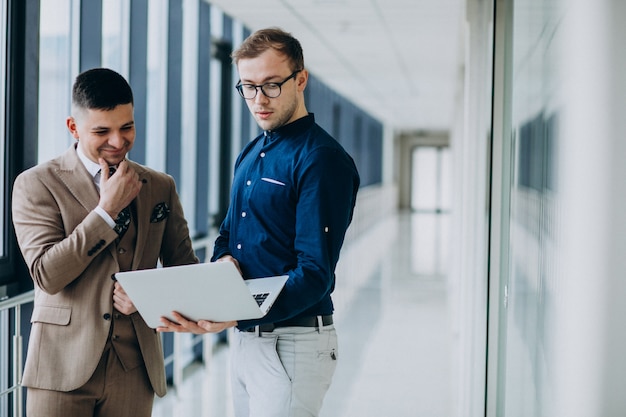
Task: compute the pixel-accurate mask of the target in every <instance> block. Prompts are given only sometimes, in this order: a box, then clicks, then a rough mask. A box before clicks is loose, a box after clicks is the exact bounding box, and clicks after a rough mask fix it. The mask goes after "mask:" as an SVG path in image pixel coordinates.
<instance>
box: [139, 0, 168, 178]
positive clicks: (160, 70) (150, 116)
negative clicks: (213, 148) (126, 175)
mask: <svg viewBox="0 0 626 417" xmlns="http://www.w3.org/2000/svg"><path fill="white" fill-rule="evenodd" d="M167 6H168V3H167V1H166V0H151V1H150V2H149V3H148V56H147V60H148V88H147V93H146V101H147V104H146V106H147V108H146V126H145V131H146V138H147V142H149V143H150V146H146V165H148V166H149V167H151V168H154V169H156V170H159V171H165V132H166V125H165V122H166V120H167V117H166V103H167V29H166V28H167Z"/></svg>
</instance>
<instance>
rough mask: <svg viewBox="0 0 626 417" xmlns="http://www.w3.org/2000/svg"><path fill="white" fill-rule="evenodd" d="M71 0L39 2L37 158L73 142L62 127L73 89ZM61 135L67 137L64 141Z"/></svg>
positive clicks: (67, 112)
mask: <svg viewBox="0 0 626 417" xmlns="http://www.w3.org/2000/svg"><path fill="white" fill-rule="evenodd" d="M72 3H73V2H72V0H47V1H42V2H41V9H40V19H41V20H40V34H39V36H40V37H39V57H40V59H39V133H38V138H39V140H38V149H39V152H38V161H39V162H41V161H46V160H48V159H51V158H53V157H55V156H57V155H59V154H61V153H63V151H65V150H66V149H67V148H68V147H69V146H70V144H71V143H72V142H73V139H72V137H71V136H70V134H69V133H68V131H67V128H66V127H65V119H66V118H67V116H68V115H69V114H70V104H71V90H72V82H73V80H72V76H71V74H72V73H73V71H72V68H71V63H72V55H71V52H72V35H73V32H72V28H73V25H72V23H73V13H72V6H73V4H72ZM63 138H66V140H65V141H64V140H63Z"/></svg>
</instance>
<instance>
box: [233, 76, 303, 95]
mask: <svg viewBox="0 0 626 417" xmlns="http://www.w3.org/2000/svg"><path fill="white" fill-rule="evenodd" d="M300 71H302V70H296V71H294V72H292V73H291V75H290V76H289V77H287V78H285V79H284V80H283V81H281V82H279V83H265V84H261V85H255V84H241V81H239V83H237V85H236V86H235V88H236V89H237V91H239V95H240V96H241V97H243V98H245V99H246V100H252V99H254V98H255V97H256V95H257V92H258V91H259V89H261V92H262V93H263V94H264V95H265V97H267V98H276V97H278V96H280V92H281V91H280V87H281V86H282V85H283V84H285V83H286V82H287V81H289V80H291V79H292V78H295V76H296V74H297V73H299V72H300Z"/></svg>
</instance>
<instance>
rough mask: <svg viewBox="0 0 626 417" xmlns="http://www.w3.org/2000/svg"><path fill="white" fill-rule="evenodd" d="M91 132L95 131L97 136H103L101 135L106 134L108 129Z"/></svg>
mask: <svg viewBox="0 0 626 417" xmlns="http://www.w3.org/2000/svg"><path fill="white" fill-rule="evenodd" d="M93 133H95V134H96V135H98V136H103V135H106V134H107V133H108V131H106V130H96V131H95V132H93Z"/></svg>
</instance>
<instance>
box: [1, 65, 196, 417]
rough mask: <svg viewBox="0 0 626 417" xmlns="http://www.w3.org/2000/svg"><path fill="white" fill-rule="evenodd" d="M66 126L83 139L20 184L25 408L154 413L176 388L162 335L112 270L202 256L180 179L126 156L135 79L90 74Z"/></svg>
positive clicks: (32, 414) (31, 411)
mask: <svg viewBox="0 0 626 417" xmlns="http://www.w3.org/2000/svg"><path fill="white" fill-rule="evenodd" d="M67 127H68V129H69V131H70V133H71V134H72V136H73V137H74V138H75V139H76V141H77V142H76V143H75V144H73V145H72V146H71V147H70V148H69V149H68V150H67V151H66V152H65V153H64V154H62V155H60V156H59V157H57V158H55V159H53V160H51V161H48V162H45V163H42V164H40V165H37V166H36V167H33V168H31V169H29V170H27V171H25V172H23V173H22V174H21V175H20V176H19V177H18V178H17V179H16V181H15V184H14V188H13V221H14V225H15V231H16V234H17V238H18V242H19V246H20V249H21V251H22V254H23V256H24V259H25V260H26V263H27V265H28V267H29V271H30V275H31V277H32V278H33V281H34V283H35V306H34V311H33V315H32V318H31V323H32V330H31V336H30V341H29V346H28V355H27V359H26V366H25V370H24V378H23V385H25V386H26V387H28V390H27V400H26V403H27V406H26V408H27V415H28V416H29V417H74V416H76V417H78V416H80V417H85V416H100V417H108V416H110V417H124V416H128V417H131V416H132V417H149V416H150V415H151V412H152V403H153V400H154V394H155V393H156V394H157V395H159V396H163V395H164V394H165V391H166V383H165V372H164V366H163V352H162V348H161V343H160V338H159V335H158V334H157V333H156V332H155V330H154V329H151V328H149V327H148V326H147V325H146V324H145V322H144V321H143V319H142V318H141V316H140V315H139V313H137V310H136V308H135V307H134V305H133V304H132V302H131V301H130V300H129V298H128V296H127V295H126V293H125V292H124V290H123V289H122V288H121V286H120V285H119V283H117V282H115V281H114V279H113V275H114V274H115V273H116V272H118V271H124V270H135V269H147V268H155V267H156V266H157V262H158V261H161V263H162V265H163V266H171V265H182V264H190V263H196V262H198V260H197V258H196V256H195V254H194V252H193V249H192V245H191V240H190V238H189V230H188V227H187V222H186V221H185V218H184V215H183V210H182V206H181V203H180V201H179V198H178V195H177V193H176V187H175V183H174V180H173V179H172V178H171V177H170V176H168V175H166V174H163V173H160V172H156V171H154V170H151V169H149V168H146V167H144V166H141V165H139V164H137V163H134V162H132V161H129V160H127V159H126V154H127V153H128V151H130V149H131V148H132V146H133V143H134V140H135V125H134V117H133V96H132V90H131V88H130V86H129V85H128V83H127V82H126V80H124V78H123V77H122V76H121V75H119V74H117V73H116V72H114V71H111V70H108V69H93V70H89V71H85V72H84V73H82V74H80V75H79V76H78V77H77V78H76V82H75V84H74V87H73V91H72V116H71V117H68V119H67ZM109 167H114V168H116V169H117V171H116V172H115V173H109Z"/></svg>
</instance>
